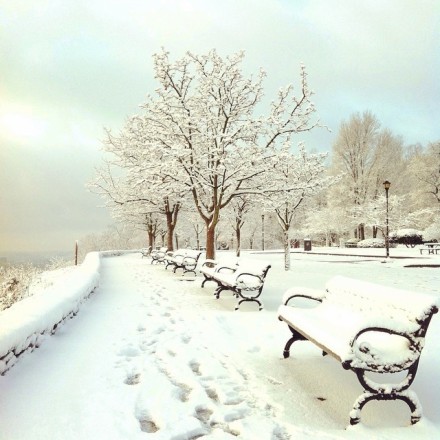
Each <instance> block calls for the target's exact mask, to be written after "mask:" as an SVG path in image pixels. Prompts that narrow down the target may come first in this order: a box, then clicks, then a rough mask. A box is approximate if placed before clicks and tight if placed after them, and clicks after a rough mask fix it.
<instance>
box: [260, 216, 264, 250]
mask: <svg viewBox="0 0 440 440" xmlns="http://www.w3.org/2000/svg"><path fill="white" fill-rule="evenodd" d="M261 250H263V251H264V214H261Z"/></svg>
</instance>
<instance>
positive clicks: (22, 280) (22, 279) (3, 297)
mask: <svg viewBox="0 0 440 440" xmlns="http://www.w3.org/2000/svg"><path fill="white" fill-rule="evenodd" d="M71 264H72V263H71V262H68V261H66V260H64V259H61V258H58V257H55V258H51V259H50V261H49V263H48V264H47V265H46V266H45V267H44V268H40V267H37V266H34V265H33V264H31V263H27V264H9V265H7V266H1V267H0V311H2V310H5V309H7V308H9V307H11V306H12V304H14V303H16V302H18V301H21V300H22V299H24V298H27V297H28V296H31V295H32V294H33V292H34V291H35V289H32V285H33V284H34V285H38V284H39V285H40V286H39V287H41V285H42V284H44V285H45V286H46V287H47V286H48V285H49V284H50V282H49V283H48V281H47V280H43V279H42V274H43V273H44V272H46V271H54V270H57V269H60V268H65V267H68V266H70V265H71Z"/></svg>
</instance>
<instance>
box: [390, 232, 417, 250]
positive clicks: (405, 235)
mask: <svg viewBox="0 0 440 440" xmlns="http://www.w3.org/2000/svg"><path fill="white" fill-rule="evenodd" d="M390 240H392V241H393V242H395V243H399V244H404V245H406V246H407V247H409V246H412V247H414V246H415V245H417V244H422V243H423V238H422V232H420V231H418V230H417V229H410V228H406V229H399V230H397V231H395V232H392V233H391V234H390Z"/></svg>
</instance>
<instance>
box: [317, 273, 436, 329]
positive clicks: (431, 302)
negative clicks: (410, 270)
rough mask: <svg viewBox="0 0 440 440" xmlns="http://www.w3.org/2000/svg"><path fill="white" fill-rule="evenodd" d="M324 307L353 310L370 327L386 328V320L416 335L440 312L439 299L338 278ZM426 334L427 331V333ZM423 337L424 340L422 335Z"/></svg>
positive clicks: (330, 283)
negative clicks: (360, 315) (433, 315)
mask: <svg viewBox="0 0 440 440" xmlns="http://www.w3.org/2000/svg"><path fill="white" fill-rule="evenodd" d="M326 291H327V293H326V296H325V298H324V300H323V305H328V306H337V307H343V308H348V309H352V310H353V311H354V312H357V313H360V314H362V316H364V317H365V319H366V320H367V321H368V324H369V326H371V327H373V326H377V327H381V326H383V325H384V324H385V323H384V320H386V323H387V324H388V325H390V323H391V325H392V326H393V328H394V329H395V330H396V331H400V332H402V333H416V332H419V331H420V329H421V327H423V328H424V325H423V324H424V322H425V321H426V320H428V321H429V319H430V317H431V315H432V314H433V313H435V312H436V311H437V310H438V304H439V300H438V298H437V297H436V296H434V295H430V294H425V293H418V292H411V291H407V290H402V289H397V288H394V287H385V286H381V285H378V284H374V283H371V282H367V281H360V280H355V279H352V278H347V277H343V276H336V277H333V278H332V279H331V280H329V281H328V282H327V284H326ZM425 330H426V329H425ZM419 336H422V335H421V334H419Z"/></svg>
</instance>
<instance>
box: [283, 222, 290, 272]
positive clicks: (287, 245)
mask: <svg viewBox="0 0 440 440" xmlns="http://www.w3.org/2000/svg"><path fill="white" fill-rule="evenodd" d="M283 239H284V270H290V241H289V230H288V229H287V230H286V229H284V230H283Z"/></svg>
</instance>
